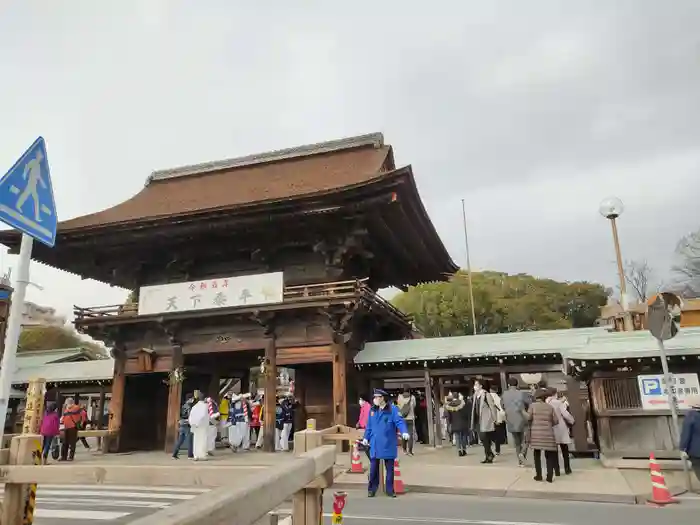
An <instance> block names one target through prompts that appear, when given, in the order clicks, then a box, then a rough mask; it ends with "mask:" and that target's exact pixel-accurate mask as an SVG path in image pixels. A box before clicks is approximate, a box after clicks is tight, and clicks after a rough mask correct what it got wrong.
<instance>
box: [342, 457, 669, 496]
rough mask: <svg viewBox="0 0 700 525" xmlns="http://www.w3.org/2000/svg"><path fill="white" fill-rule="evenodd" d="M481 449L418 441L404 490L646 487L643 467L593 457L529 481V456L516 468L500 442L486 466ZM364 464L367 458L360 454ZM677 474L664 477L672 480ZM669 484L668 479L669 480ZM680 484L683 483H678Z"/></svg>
mask: <svg viewBox="0 0 700 525" xmlns="http://www.w3.org/2000/svg"><path fill="white" fill-rule="evenodd" d="M482 459H483V451H482V450H481V449H480V448H479V447H472V448H470V449H469V453H468V455H467V456H466V457H458V456H457V453H456V450H455V449H454V448H453V447H451V446H449V445H446V446H444V447H442V448H432V447H424V446H420V445H419V446H418V447H417V448H416V455H415V456H413V457H410V456H405V455H404V454H400V455H399V460H400V466H401V474H402V479H403V481H404V483H405V485H406V487H407V490H409V491H411V492H417V493H421V492H422V493H435V494H438V493H439V494H461V495H474V496H490V497H493V496H496V497H498V496H501V497H517V498H531V499H558V500H570V501H587V502H608V503H630V504H632V503H637V502H643V501H644V500H645V499H646V497H647V496H648V494H649V491H650V480H649V472H648V471H646V472H645V471H641V470H639V471H634V472H628V471H622V470H618V469H615V468H605V467H604V466H603V465H602V464H601V463H600V462H599V461H597V460H594V459H587V458H582V459H572V469H573V474H571V475H570V476H566V475H562V476H561V477H559V478H556V479H555V481H554V483H551V484H550V483H542V482H537V481H534V480H533V479H532V478H533V476H534V468H533V466H532V463H531V461H530V462H528V465H527V466H526V467H524V468H523V467H518V465H517V460H516V457H515V453H514V451H513V449H512V448H510V447H508V446H505V447H503V450H502V454H501V455H500V456H498V457H496V460H495V462H494V463H493V464H491V465H482V464H481V463H480V462H481V460H482ZM363 460H364V464H365V465H366V464H367V459H366V457H363ZM675 476H676V473H670V475H669V477H670V479H672V480H673V482H674V484H675V482H676V477H675ZM365 483H366V476H365V475H361V474H349V473H343V474H341V475H340V476H338V477H337V478H336V484H337V485H338V487H342V488H345V489H349V490H352V489H359V488H360V487H362V486H363V485H364V484H365ZM668 483H669V486H671V481H670V480H669V481H668ZM679 486H682V485H679Z"/></svg>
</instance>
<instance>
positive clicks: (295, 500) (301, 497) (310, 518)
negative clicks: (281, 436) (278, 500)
mask: <svg viewBox="0 0 700 525" xmlns="http://www.w3.org/2000/svg"><path fill="white" fill-rule="evenodd" d="M310 426H311V425H307V427H310ZM322 444H323V442H322V439H321V433H320V432H319V431H317V430H316V429H315V428H314V429H308V430H302V431H300V432H295V433H294V455H295V456H300V455H302V454H303V453H305V452H309V451H310V450H313V449H315V448H318V447H320V446H321V445H322ZM321 479H322V480H323V482H322V483H318V481H320V480H319V479H318V478H317V480H316V481H315V482H314V483H312V486H309V487H306V488H304V489H302V490H300V491H299V492H297V493H296V494H294V495H293V496H292V523H295V524H297V523H298V524H300V525H317V524H321V523H323V487H324V486H330V485H332V484H333V470H332V469H331V470H329V471H328V472H326V473H324V475H323V476H321Z"/></svg>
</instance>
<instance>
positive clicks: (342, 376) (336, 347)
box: [331, 335, 348, 425]
mask: <svg viewBox="0 0 700 525" xmlns="http://www.w3.org/2000/svg"><path fill="white" fill-rule="evenodd" d="M331 351H332V353H333V423H335V424H336V425H347V424H348V402H347V391H348V382H347V364H348V363H347V346H346V344H345V342H344V341H343V338H342V335H338V336H336V338H335V340H334V342H333V344H332V346H331Z"/></svg>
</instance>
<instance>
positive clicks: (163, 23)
mask: <svg viewBox="0 0 700 525" xmlns="http://www.w3.org/2000/svg"><path fill="white" fill-rule="evenodd" d="M259 4H260V3H257V4H255V5H252V4H251V5H245V4H241V3H232V2H228V1H223V0H210V1H208V2H206V4H205V5H202V6H196V7H195V6H193V4H192V3H191V2H185V1H175V0H173V1H164V0H159V1H152V2H148V5H146V4H145V3H144V2H143V1H136V0H122V1H120V2H115V3H104V2H102V3H95V2H89V1H73V2H71V3H70V5H69V6H66V5H63V4H62V5H61V6H53V4H52V5H48V4H46V3H45V2H40V1H39V0H35V1H34V2H31V1H27V2H23V3H21V4H16V5H13V6H12V7H7V8H5V11H4V13H3V17H2V18H0V61H1V62H2V63H3V66H4V70H3V73H4V74H6V75H7V77H8V78H14V79H18V80H17V82H9V83H4V84H3V85H2V86H0V114H2V115H3V119H2V121H0V145H1V146H0V161H1V162H2V163H3V164H7V165H8V166H9V165H10V164H11V163H12V162H13V161H14V160H15V157H16V156H17V154H18V153H19V152H20V151H22V149H23V148H24V147H26V144H27V143H28V142H31V140H33V138H34V136H36V135H38V134H40V133H41V134H44V135H45V136H46V137H47V141H48V147H49V156H50V158H51V162H52V169H53V173H54V178H55V179H56V181H57V182H56V200H57V203H58V206H59V214H60V215H61V217H62V218H68V217H72V216H76V215H81V214H84V213H89V212H92V211H96V210H98V209H101V208H105V207H108V206H111V205H113V204H116V203H117V202H119V201H121V200H124V199H126V198H128V197H130V196H131V195H133V194H134V193H136V192H137V191H138V190H139V189H140V188H141V186H142V185H143V182H144V180H145V178H146V176H147V175H148V174H149V173H150V171H151V170H154V169H159V168H167V167H173V166H177V165H180V164H184V163H192V162H200V161H206V160H212V159H218V158H228V157H233V156H237V155H244V154H248V153H252V152H257V151H264V150H269V149H275V148H281V147H287V146H292V145H297V144H301V143H309V142H317V141H321V140H327V139H330V138H336V137H340V136H347V135H353V134H359V133H366V132H371V131H377V130H381V131H383V132H384V133H385V135H386V138H387V140H388V141H389V142H390V143H392V144H393V145H394V146H395V150H396V157H397V162H398V163H399V164H408V163H411V164H413V166H414V168H415V174H416V177H417V180H418V185H419V188H420V191H421V195H422V196H423V197H424V199H425V202H426V207H427V208H428V210H429V212H430V214H431V217H432V218H433V220H434V222H435V224H436V226H437V227H438V230H439V232H440V234H441V236H442V237H443V239H444V241H445V243H446V244H447V245H448V247H449V248H450V250H451V252H452V253H453V255H454V257H455V259H456V260H459V261H462V260H463V259H464V255H463V253H464V250H463V240H462V233H461V210H460V203H459V199H460V198H462V197H464V198H466V199H467V203H468V209H469V220H470V232H471V234H472V237H473V243H472V244H473V251H474V257H473V261H474V263H475V265H477V266H480V267H493V268H497V269H504V270H509V271H528V272H531V273H534V274H536V275H542V276H552V277H558V278H562V279H595V280H602V281H605V282H606V283H608V284H614V282H615V273H614V272H615V269H614V264H611V261H612V257H613V254H612V251H611V247H610V245H609V244H610V239H609V230H608V228H607V225H606V224H605V221H603V220H602V219H600V217H598V216H597V213H596V209H597V204H598V201H599V200H600V199H602V198H603V197H605V196H606V195H608V194H611V193H615V194H618V195H619V196H620V197H621V198H622V199H623V200H624V201H625V203H626V204H627V205H628V212H627V213H626V214H625V216H624V220H623V221H622V222H621V229H622V233H623V249H624V250H625V254H626V257H638V258H648V259H649V260H650V262H651V263H652V264H654V265H655V266H658V267H660V268H661V269H662V271H665V268H666V267H667V266H668V264H669V260H670V255H671V252H672V250H673V245H674V243H675V240H676V239H677V238H678V237H679V236H680V235H682V234H684V233H686V232H687V231H688V230H690V229H694V228H697V227H698V226H700V212H698V211H697V206H696V204H695V200H696V196H697V195H698V191H699V190H700V178H698V175H697V171H698V164H700V160H699V159H700V146H698V143H699V142H700V141H699V139H700V114H699V113H700V101H699V100H698V92H700V91H699V89H698V88H700V82H699V77H700V69H698V68H697V58H696V57H697V55H698V50H699V47H700V46H699V43H700V36H698V32H697V27H698V24H699V23H700V2H697V1H695V0H674V1H673V2H661V1H656V0H619V1H616V2H610V1H609V0H590V1H588V2H579V3H575V2H561V1H558V0H557V1H555V0H538V1H534V0H533V1H529V2H524V1H522V0H501V1H491V2H486V1H465V0H462V1H453V2H448V1H444V2H441V3H440V6H441V8H440V9H436V8H435V7H434V6H433V5H431V4H429V3H426V2H419V1H417V0H416V1H402V2H399V1H397V2H369V1H367V2H361V1H358V2H353V3H352V4H342V5H341V4H338V3H335V2H320V1H310V0H309V1H305V2H299V3H295V4H294V5H293V6H292V5H290V3H289V2H287V1H282V0H279V1H269V2H265V3H264V6H263V7H260V5H259ZM39 7H41V9H39ZM28 27H31V32H30V33H26V32H25V31H26V28H28ZM28 35H31V37H29V36H28ZM679 159H681V160H679ZM669 210H670V211H669ZM582 254H585V255H582ZM35 271H36V274H37V276H38V278H39V279H40V280H41V281H43V284H46V283H47V282H50V283H51V286H50V287H49V288H48V289H47V292H46V293H45V294H44V297H43V299H42V297H38V298H37V297H34V299H35V300H40V301H41V300H44V301H45V302H55V303H57V304H59V305H61V304H62V305H64V306H65V307H66V308H67V307H68V306H69V305H70V304H72V303H73V302H77V303H81V304H86V303H87V304H89V303H90V302H96V303H100V302H105V303H106V302H110V301H111V300H117V299H118V298H120V297H121V295H122V292H121V291H119V290H113V289H109V288H106V287H102V286H100V285H97V284H95V283H89V282H87V283H86V282H80V281H79V280H75V279H74V278H72V277H67V276H65V275H57V274H56V273H55V272H53V273H52V271H51V270H48V269H46V268H42V267H40V266H37V267H36V270H35ZM108 299H109V300H108Z"/></svg>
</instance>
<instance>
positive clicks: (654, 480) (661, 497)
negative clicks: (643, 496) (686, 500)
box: [647, 452, 678, 507]
mask: <svg viewBox="0 0 700 525" xmlns="http://www.w3.org/2000/svg"><path fill="white" fill-rule="evenodd" d="M649 470H650V471H651V499H648V500H647V504H649V505H653V506H655V507H663V506H665V505H668V504H670V503H678V500H677V499H673V497H672V496H671V492H670V491H669V490H668V487H667V486H666V480H665V479H664V475H663V474H662V473H661V468H660V467H659V464H658V463H657V462H656V458H655V457H654V453H653V452H652V453H651V454H649Z"/></svg>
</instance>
